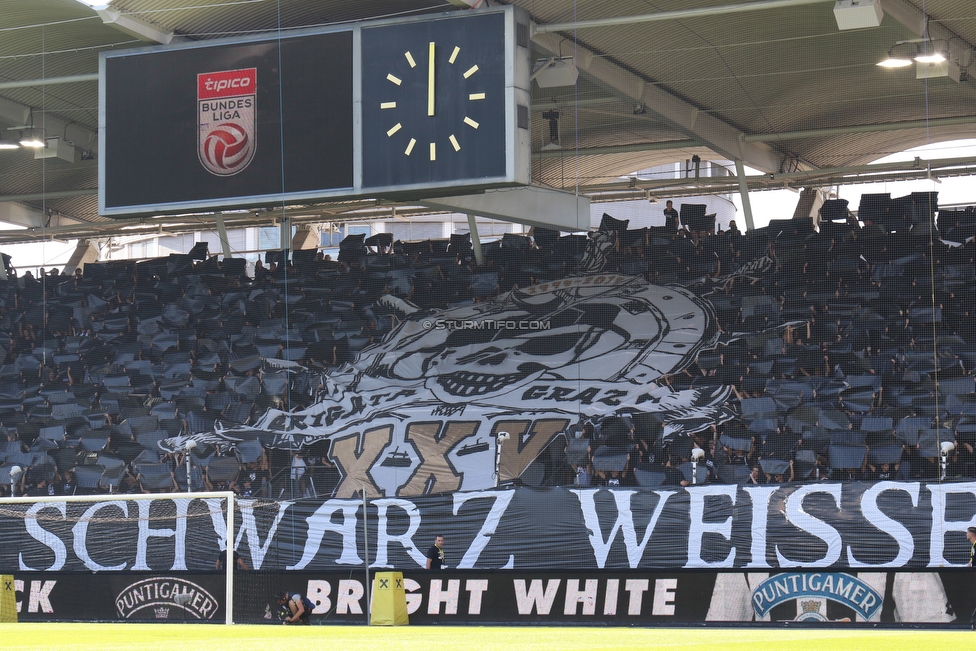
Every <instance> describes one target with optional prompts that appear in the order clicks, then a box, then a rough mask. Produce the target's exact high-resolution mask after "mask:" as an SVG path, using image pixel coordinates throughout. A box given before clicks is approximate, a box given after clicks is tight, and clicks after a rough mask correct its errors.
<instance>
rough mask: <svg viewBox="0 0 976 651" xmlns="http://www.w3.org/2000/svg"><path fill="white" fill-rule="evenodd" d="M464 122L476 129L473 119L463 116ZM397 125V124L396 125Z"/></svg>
mask: <svg viewBox="0 0 976 651" xmlns="http://www.w3.org/2000/svg"><path fill="white" fill-rule="evenodd" d="M464 123H465V124H466V125H468V126H469V127H471V128H472V129H477V128H478V123H477V122H475V121H474V120H472V119H471V118H469V117H465V118H464ZM397 126H399V125H397Z"/></svg>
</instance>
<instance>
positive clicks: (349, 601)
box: [336, 579, 366, 615]
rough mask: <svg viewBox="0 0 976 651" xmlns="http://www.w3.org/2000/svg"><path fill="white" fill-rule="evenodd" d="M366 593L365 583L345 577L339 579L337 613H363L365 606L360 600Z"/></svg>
mask: <svg viewBox="0 0 976 651" xmlns="http://www.w3.org/2000/svg"><path fill="white" fill-rule="evenodd" d="M364 594H366V590H364V589H363V584H362V583H360V582H359V581H356V580H355V579H343V580H342V581H339V589H338V590H337V591H336V615H348V614H350V613H351V614H353V615H362V614H363V607H362V605H360V603H359V601H360V599H362V598H363V595H364Z"/></svg>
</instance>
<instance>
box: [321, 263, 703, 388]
mask: <svg viewBox="0 0 976 651" xmlns="http://www.w3.org/2000/svg"><path fill="white" fill-rule="evenodd" d="M715 324H716V321H715V318H714V315H713V313H712V311H711V308H710V306H709V305H708V303H707V302H704V301H702V300H700V299H698V298H697V297H696V296H694V294H692V293H691V292H689V291H687V290H685V289H683V288H679V287H662V286H657V285H651V284H649V283H647V282H646V281H644V280H643V279H642V278H639V277H636V278H635V277H631V276H618V275H614V274H607V275H597V276H586V277H576V278H569V279H565V280H560V281H554V282H551V283H543V284H539V285H534V286H532V287H529V288H527V289H526V290H519V289H514V290H512V291H511V292H509V293H508V294H506V295H504V296H501V297H499V298H498V299H496V300H495V301H491V302H486V303H478V304H474V305H469V306H464V307H459V308H454V309H450V310H446V311H443V312H439V313H437V314H436V315H429V314H428V315H423V314H420V313H418V314H414V315H411V316H410V317H409V318H408V319H407V320H406V321H405V322H404V323H403V324H401V326H400V327H399V328H398V329H397V330H395V331H394V332H392V333H391V334H390V335H389V336H388V337H387V338H386V339H385V340H384V341H383V342H382V343H381V344H379V345H377V346H374V347H373V348H370V349H367V350H365V351H364V352H363V353H362V354H361V355H360V357H359V359H358V360H357V362H356V363H355V364H354V365H353V368H352V369H347V371H346V372H345V373H344V374H343V375H346V376H347V377H348V379H349V380H350V381H351V382H352V383H354V384H353V385H351V387H350V388H353V389H354V390H357V391H360V392H363V391H369V390H370V389H373V388H374V387H376V388H379V387H384V386H385V387H389V386H390V385H391V384H394V385H401V386H418V385H422V386H424V387H426V388H427V389H428V390H429V391H430V392H431V393H432V394H433V395H434V397H435V398H436V399H438V400H440V401H442V402H447V403H458V402H471V401H484V400H485V399H494V398H498V397H499V396H502V395H505V394H509V393H511V392H513V391H514V390H517V389H518V388H519V387H522V386H524V385H525V384H527V383H529V382H533V381H535V380H537V379H540V378H544V379H550V380H563V381H577V382H580V383H587V382H600V383H607V382H610V383H614V382H631V383H633V382H638V383H647V382H651V381H653V380H656V379H658V378H659V377H661V376H662V375H664V374H668V373H673V372H675V371H677V370H680V369H682V368H684V367H685V366H686V365H687V364H688V363H690V362H691V360H693V359H694V357H695V355H696V354H697V353H698V351H699V350H701V349H702V348H703V347H705V346H709V345H712V344H713V343H714V341H715V339H716V337H717V327H716V325H715ZM335 379H336V381H337V382H339V383H342V379H341V378H340V377H336V378H335ZM494 404H497V403H494ZM511 406H515V405H511Z"/></svg>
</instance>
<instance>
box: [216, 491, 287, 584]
mask: <svg viewBox="0 0 976 651" xmlns="http://www.w3.org/2000/svg"><path fill="white" fill-rule="evenodd" d="M256 502H257V500H248V499H238V500H237V503H238V504H239V505H240V507H241V526H240V528H239V529H238V530H237V539H236V540H235V541H234V549H237V548H238V547H240V544H241V538H242V537H243V536H247V548H248V550H250V552H251V564H250V568H251V569H252V570H260V569H261V566H262V565H263V564H264V557H265V556H266V555H267V554H268V549H270V547H271V543H272V541H273V540H274V537H275V533H276V532H277V531H278V525H279V524H280V523H281V518H283V517H284V516H285V511H287V510H288V507H290V506H291V505H292V504H294V502H288V501H284V502H278V513H277V514H275V518H274V520H273V521H272V522H271V526H270V527H269V528H268V535H267V536H266V537H265V539H264V542H263V543H262V542H261V536H259V535H258V524H257V521H256V520H255V518H254V504H255V503H256ZM218 506H219V504H218ZM217 522H220V525H219V529H218V531H217V537H218V538H220V539H221V540H220V542H222V543H223V544H221V547H220V548H221V550H226V549H227V547H226V543H225V542H224V540H223V539H225V538H226V537H227V531H226V529H227V523H226V522H225V521H224V519H223V518H222V517H221V518H218V519H217V520H215V521H214V525H215V526H217V524H216V523H217Z"/></svg>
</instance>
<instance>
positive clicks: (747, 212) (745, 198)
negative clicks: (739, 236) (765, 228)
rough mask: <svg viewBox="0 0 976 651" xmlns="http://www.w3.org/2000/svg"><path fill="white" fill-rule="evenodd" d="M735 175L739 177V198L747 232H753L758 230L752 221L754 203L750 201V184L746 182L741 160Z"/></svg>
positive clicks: (737, 164)
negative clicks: (740, 198)
mask: <svg viewBox="0 0 976 651" xmlns="http://www.w3.org/2000/svg"><path fill="white" fill-rule="evenodd" d="M735 173H736V176H738V177H739V196H741V197H742V213H743V216H744V217H745V218H746V230H747V231H751V230H754V229H755V228H756V222H755V221H754V220H753V219H752V203H750V201H749V183H748V182H747V181H746V170H745V167H744V166H743V165H742V161H741V160H737V161H735Z"/></svg>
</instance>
